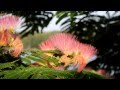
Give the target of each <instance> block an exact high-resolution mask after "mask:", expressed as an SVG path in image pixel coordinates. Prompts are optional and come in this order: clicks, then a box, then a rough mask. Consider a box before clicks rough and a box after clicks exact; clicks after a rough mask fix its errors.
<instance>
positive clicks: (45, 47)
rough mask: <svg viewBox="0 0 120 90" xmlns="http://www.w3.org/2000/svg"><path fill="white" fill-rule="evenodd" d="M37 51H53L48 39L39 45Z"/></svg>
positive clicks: (53, 48)
mask: <svg viewBox="0 0 120 90" xmlns="http://www.w3.org/2000/svg"><path fill="white" fill-rule="evenodd" d="M39 49H41V50H55V47H54V45H53V43H52V42H51V41H50V40H49V39H48V40H46V41H44V42H42V43H40V44H39Z"/></svg>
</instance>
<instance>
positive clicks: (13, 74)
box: [0, 49, 105, 79]
mask: <svg viewBox="0 0 120 90" xmlns="http://www.w3.org/2000/svg"><path fill="white" fill-rule="evenodd" d="M46 52H51V53H57V54H59V53H60V52H58V51H40V50H37V49H30V50H25V51H24V52H23V53H22V54H21V56H20V58H19V59H16V60H14V61H11V62H6V63H0V79H105V77H104V76H101V75H99V74H97V73H93V72H90V71H86V70H83V71H82V72H81V73H78V72H76V71H68V70H55V69H53V68H50V67H48V65H47V62H53V63H55V64H56V65H58V59H57V58H55V57H53V56H52V57H51V56H47V55H45V54H44V53H46ZM31 61H34V62H41V63H43V64H45V66H31V65H32V63H33V62H31ZM46 61H47V62H46Z"/></svg>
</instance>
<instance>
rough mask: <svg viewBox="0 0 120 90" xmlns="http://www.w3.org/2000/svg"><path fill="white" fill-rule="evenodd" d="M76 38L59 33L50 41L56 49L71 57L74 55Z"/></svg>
mask: <svg viewBox="0 0 120 90" xmlns="http://www.w3.org/2000/svg"><path fill="white" fill-rule="evenodd" d="M75 38H76V37H75V36H74V35H72V34H68V33H58V34H55V35H53V36H51V37H50V38H49V39H50V40H51V42H52V43H53V45H54V47H55V48H56V49H58V50H60V51H61V52H62V53H63V54H66V55H70V54H72V53H73V48H74V46H73V44H74V43H75V42H76V40H75Z"/></svg>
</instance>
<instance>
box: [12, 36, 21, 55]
mask: <svg viewBox="0 0 120 90" xmlns="http://www.w3.org/2000/svg"><path fill="white" fill-rule="evenodd" d="M13 38H14V40H13V41H11V43H10V47H11V50H10V51H11V52H10V54H11V55H12V56H14V57H18V56H19V55H20V53H21V52H22V50H23V43H22V41H21V40H20V37H19V36H13Z"/></svg>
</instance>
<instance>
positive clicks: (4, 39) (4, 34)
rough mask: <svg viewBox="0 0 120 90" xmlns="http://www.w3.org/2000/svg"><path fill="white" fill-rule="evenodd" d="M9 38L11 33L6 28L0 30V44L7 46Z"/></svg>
mask: <svg viewBox="0 0 120 90" xmlns="http://www.w3.org/2000/svg"><path fill="white" fill-rule="evenodd" d="M10 38H11V34H10V33H9V31H8V30H4V31H1V32H0V46H7V45H8V43H9V41H10Z"/></svg>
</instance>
